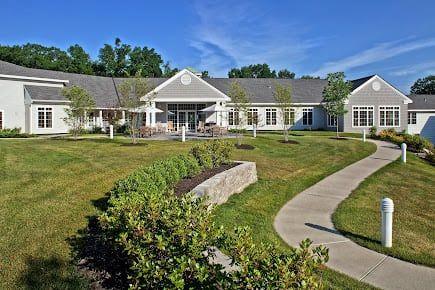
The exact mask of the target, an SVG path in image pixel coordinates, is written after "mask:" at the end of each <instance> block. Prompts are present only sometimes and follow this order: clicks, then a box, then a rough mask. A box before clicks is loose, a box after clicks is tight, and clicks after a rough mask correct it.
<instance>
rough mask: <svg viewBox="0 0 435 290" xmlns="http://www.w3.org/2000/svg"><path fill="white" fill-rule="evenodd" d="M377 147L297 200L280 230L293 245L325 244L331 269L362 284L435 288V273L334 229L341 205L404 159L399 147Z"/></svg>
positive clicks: (279, 222) (283, 213)
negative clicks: (371, 178) (383, 169)
mask: <svg viewBox="0 0 435 290" xmlns="http://www.w3.org/2000/svg"><path fill="white" fill-rule="evenodd" d="M372 142H374V143H376V145H377V147H378V148H377V150H376V152H375V153H374V154H372V155H371V156H369V157H366V158H364V159H362V160H360V161H358V162H356V163H354V164H352V165H350V166H348V167H346V168H344V169H342V170H340V171H338V172H336V173H334V174H332V175H330V176H328V177H327V178H325V179H323V180H322V181H320V182H319V183H317V184H315V185H313V186H312V187H310V188H308V189H306V190H305V191H303V192H302V193H300V194H298V195H297V196H295V197H294V198H293V199H292V200H290V201H289V202H288V203H287V204H286V205H285V206H284V207H283V208H281V210H280V211H279V212H278V215H277V216H276V217H275V222H274V227H275V229H276V231H277V232H278V234H279V235H280V236H281V238H282V239H283V240H284V241H285V242H287V243H288V244H289V245H290V246H298V244H299V242H300V241H302V240H303V239H305V238H310V239H311V240H312V241H313V243H314V245H320V244H322V245H325V246H326V247H327V248H329V261H328V263H327V266H328V267H330V268H332V269H334V270H337V271H339V272H342V273H344V274H347V275H349V276H351V277H353V278H355V279H357V280H359V281H363V282H367V283H369V284H372V285H374V286H376V287H380V288H383V289H435V269H432V268H429V267H424V266H418V265H414V264H412V263H408V262H404V261H401V260H398V259H395V258H392V257H389V256H386V255H384V254H380V253H377V252H374V251H372V250H369V249H367V248H364V247H361V246H359V245H357V244H356V243H354V242H352V241H350V240H349V239H348V238H346V237H344V236H343V235H341V234H340V233H339V232H338V231H337V230H335V229H334V226H333V224H332V221H331V215H332V214H333V213H334V211H335V208H336V207H337V206H338V204H339V203H340V202H341V201H342V200H344V199H345V198H346V197H347V196H348V195H349V194H350V193H351V191H352V190H354V189H355V188H357V187H358V185H359V184H360V183H361V182H362V181H363V180H364V179H365V178H366V177H368V176H369V175H371V174H372V173H374V172H375V171H377V170H378V169H380V168H381V167H383V166H385V165H387V164H388V163H390V162H392V161H394V160H396V159H397V158H398V157H399V156H400V150H399V149H398V148H397V146H394V145H392V144H390V143H387V142H382V141H372ZM393 238H394V236H393ZM393 242H394V240H393Z"/></svg>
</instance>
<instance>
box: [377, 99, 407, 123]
mask: <svg viewBox="0 0 435 290" xmlns="http://www.w3.org/2000/svg"><path fill="white" fill-rule="evenodd" d="M382 107H393V108H394V107H398V108H399V110H398V111H399V125H395V126H394V125H392V126H390V125H384V126H381V108H382ZM394 111H396V109H393V112H394ZM400 111H401V108H400V106H399V105H379V106H378V126H379V127H382V128H399V127H400V115H401V112H400ZM406 117H408V115H407V116H406ZM393 123H394V114H393Z"/></svg>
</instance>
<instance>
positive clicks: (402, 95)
mask: <svg viewBox="0 0 435 290" xmlns="http://www.w3.org/2000/svg"><path fill="white" fill-rule="evenodd" d="M375 79H378V80H380V81H382V82H383V83H384V84H386V85H387V86H388V87H389V88H390V89H392V90H394V91H395V92H396V93H398V94H399V95H400V96H401V97H402V98H404V101H403V103H404V104H411V103H412V100H411V99H410V98H408V97H407V96H406V95H405V94H403V93H402V92H401V91H399V90H398V89H396V88H395V87H393V86H392V85H390V84H389V83H388V82H387V81H386V80H384V79H383V78H381V77H380V76H378V75H374V76H373V77H371V78H370V79H368V80H367V81H365V82H364V83H362V84H361V85H360V86H359V87H357V88H356V89H355V90H353V91H352V92H351V93H350V95H351V96H353V95H354V94H356V93H357V92H359V91H360V90H361V89H362V88H363V87H365V86H366V85H367V84H368V83H369V82H371V81H372V80H375Z"/></svg>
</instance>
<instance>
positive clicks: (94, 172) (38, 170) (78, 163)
mask: <svg viewBox="0 0 435 290" xmlns="http://www.w3.org/2000/svg"><path fill="white" fill-rule="evenodd" d="M128 145H129V143H128V140H125V141H115V142H109V141H108V140H107V139H101V140H82V141H70V140H44V139H34V140H0V176H1V177H2V180H1V186H0V204H1V207H0V221H1V227H0V289H11V288H23V287H30V288H39V289H47V288H56V289H65V288H81V287H83V285H85V284H83V281H82V280H81V279H79V278H78V277H77V275H76V274H75V272H74V271H73V267H71V264H72V263H71V262H70V260H71V251H70V245H69V242H68V239H69V238H71V237H73V236H74V235H76V234H77V231H78V230H80V229H83V228H85V227H86V225H87V219H86V217H88V216H91V215H94V214H95V213H96V211H97V209H96V207H95V205H97V204H98V203H99V202H100V201H101V199H102V198H104V196H105V193H106V192H107V191H108V190H110V189H111V188H112V187H113V183H114V182H115V181H116V180H118V179H120V178H122V177H124V176H126V175H128V174H129V173H130V172H131V171H133V170H134V169H135V168H137V167H139V166H141V165H144V164H147V163H149V162H151V161H152V160H154V159H157V158H164V157H165V156H167V155H170V154H174V153H177V152H180V151H187V149H188V148H189V147H190V146H191V144H189V143H185V144H183V143H181V142H159V141H153V142H147V144H143V145H139V146H128Z"/></svg>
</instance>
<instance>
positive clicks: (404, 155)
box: [401, 143, 406, 163]
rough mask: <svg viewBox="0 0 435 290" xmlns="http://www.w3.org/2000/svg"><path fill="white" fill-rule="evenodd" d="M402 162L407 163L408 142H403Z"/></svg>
mask: <svg viewBox="0 0 435 290" xmlns="http://www.w3.org/2000/svg"><path fill="white" fill-rule="evenodd" d="M401 148H402V163H406V143H402V146H401Z"/></svg>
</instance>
